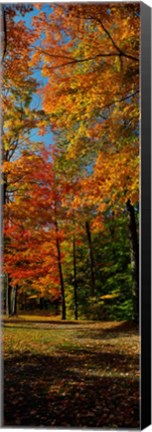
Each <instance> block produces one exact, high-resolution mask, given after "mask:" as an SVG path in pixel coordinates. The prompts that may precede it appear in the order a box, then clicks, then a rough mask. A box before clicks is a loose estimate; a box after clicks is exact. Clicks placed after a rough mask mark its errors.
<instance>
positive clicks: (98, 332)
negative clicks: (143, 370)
mask: <svg viewBox="0 0 152 432" xmlns="http://www.w3.org/2000/svg"><path fill="white" fill-rule="evenodd" d="M3 326H4V331H3V330H2V333H3V336H4V345H3V356H4V411H5V414H4V421H3V424H4V426H18V427H19V426H28V427H29V426H30V427H38V426H40V427H43V426H44V427H69V428H71V427H78V428H83V427H89V428H94V427H100V428H107V427H108V428H139V332H138V329H137V328H136V327H135V326H134V325H133V324H132V323H127V322H91V321H78V322H76V321H67V322H63V321H57V320H56V321H55V320H54V321H53V320H49V318H46V317H41V318H40V317H36V316H35V317H32V316H31V317H27V316H26V317H18V318H17V319H15V318H11V319H7V318H5V319H4V320H3Z"/></svg>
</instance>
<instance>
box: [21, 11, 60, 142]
mask: <svg viewBox="0 0 152 432" xmlns="http://www.w3.org/2000/svg"><path fill="white" fill-rule="evenodd" d="M43 9H44V10H45V12H46V13H47V12H48V13H50V12H51V8H50V6H49V5H47V4H44V8H43ZM38 14H39V10H38V9H37V8H35V7H34V4H33V10H32V11H31V12H27V13H26V14H25V16H24V17H23V16H22V15H21V14H20V13H18V15H17V16H15V18H14V19H15V22H18V21H20V20H22V21H24V22H25V24H26V26H27V27H28V28H29V29H31V28H32V19H33V17H34V16H37V15H38ZM33 77H34V78H35V79H36V80H37V81H38V82H39V83H41V87H43V85H45V84H46V83H47V78H45V77H43V76H42V74H41V71H40V70H36V71H35V72H34V73H33ZM31 108H35V109H41V108H42V103H41V97H40V96H39V95H38V94H35V95H33V98H32V102H31ZM30 138H31V140H32V141H36V142H44V144H45V145H46V147H47V146H48V145H50V144H51V143H52V139H53V134H52V133H51V132H49V133H46V134H45V135H43V136H41V135H39V134H38V129H37V128H35V129H32V130H31V134H30Z"/></svg>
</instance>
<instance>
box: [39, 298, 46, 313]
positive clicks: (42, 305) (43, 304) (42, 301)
mask: <svg viewBox="0 0 152 432" xmlns="http://www.w3.org/2000/svg"><path fill="white" fill-rule="evenodd" d="M40 309H41V310H44V309H45V303H44V297H40Z"/></svg>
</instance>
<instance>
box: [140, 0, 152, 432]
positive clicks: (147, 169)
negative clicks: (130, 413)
mask: <svg viewBox="0 0 152 432" xmlns="http://www.w3.org/2000/svg"><path fill="white" fill-rule="evenodd" d="M140 73H141V191H140V192H141V193H140V197H141V202H140V204H141V206H140V207H141V216H140V217H141V224H140V228H141V233H140V238H141V244H140V254H141V255H140V258H141V259H140V282H141V283H140V290H141V296H140V299H141V305H140V325H141V410H140V416H141V417H140V424H141V430H143V429H144V428H146V427H147V426H149V425H150V424H151V8H150V7H149V6H147V5H146V4H144V3H143V2H141V69H140Z"/></svg>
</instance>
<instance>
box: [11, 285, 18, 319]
mask: <svg viewBox="0 0 152 432" xmlns="http://www.w3.org/2000/svg"><path fill="white" fill-rule="evenodd" d="M16 314H17V286H15V287H14V288H13V304H12V315H16Z"/></svg>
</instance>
